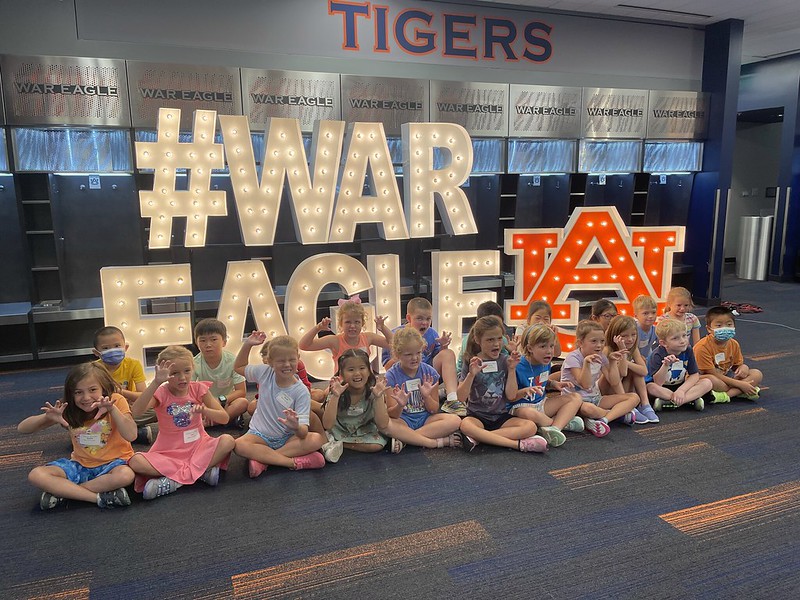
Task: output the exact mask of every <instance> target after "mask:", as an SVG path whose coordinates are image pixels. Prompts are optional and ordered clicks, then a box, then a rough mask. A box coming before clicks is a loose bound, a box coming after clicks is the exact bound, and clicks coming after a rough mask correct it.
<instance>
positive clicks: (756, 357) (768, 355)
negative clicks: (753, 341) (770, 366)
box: [747, 352, 796, 362]
mask: <svg viewBox="0 0 800 600" xmlns="http://www.w3.org/2000/svg"><path fill="white" fill-rule="evenodd" d="M795 354H796V352H765V353H763V354H751V355H750V356H748V357H747V361H748V362H750V361H753V362H760V361H762V360H774V359H776V358H785V357H786V356H793V355H795Z"/></svg>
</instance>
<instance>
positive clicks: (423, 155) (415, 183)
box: [402, 123, 478, 237]
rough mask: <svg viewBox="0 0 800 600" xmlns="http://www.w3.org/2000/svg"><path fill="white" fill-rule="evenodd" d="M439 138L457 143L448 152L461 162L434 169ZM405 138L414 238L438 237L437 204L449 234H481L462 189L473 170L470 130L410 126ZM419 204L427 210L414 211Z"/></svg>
mask: <svg viewBox="0 0 800 600" xmlns="http://www.w3.org/2000/svg"><path fill="white" fill-rule="evenodd" d="M439 135H445V136H446V137H449V138H450V139H452V140H453V144H450V147H448V148H447V150H446V152H448V153H449V155H450V156H451V157H455V158H456V159H457V160H451V161H450V163H449V164H446V165H444V166H442V168H440V169H433V168H432V166H433V152H434V148H437V147H442V145H441V143H439V142H437V138H438V137H439ZM402 136H403V173H405V176H404V177H403V185H404V188H405V195H404V202H405V207H406V211H407V213H408V215H412V213H413V217H412V216H409V219H410V220H409V227H410V228H411V232H412V237H432V236H433V235H434V210H433V206H434V202H435V203H436V204H437V206H438V208H439V213H440V214H441V216H442V225H443V226H444V228H445V230H446V231H447V233H448V234H450V235H461V234H473V233H478V228H477V226H476V225H475V219H474V217H473V215H472V209H471V207H470V205H469V201H468V200H467V196H466V194H465V193H464V190H462V189H461V188H460V187H459V186H460V185H461V184H462V183H464V182H465V181H466V180H467V179H468V178H469V174H470V171H471V170H472V142H471V140H470V137H469V134H468V133H467V131H466V129H464V128H463V127H461V126H460V125H456V124H453V123H406V124H404V125H403V126H402ZM462 159H463V160H462ZM415 205H422V206H423V209H422V210H416V211H412V207H414V206H415ZM452 208H458V209H459V211H458V212H453V211H452ZM456 215H458V216H456Z"/></svg>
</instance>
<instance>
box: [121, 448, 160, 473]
mask: <svg viewBox="0 0 800 600" xmlns="http://www.w3.org/2000/svg"><path fill="white" fill-rule="evenodd" d="M128 466H129V467H130V468H131V469H133V472H134V473H136V474H137V475H144V476H145V477H161V472H160V471H159V470H157V469H156V468H155V467H154V466H153V465H151V464H150V461H149V460H147V459H146V458H145V457H144V456H142V455H141V454H139V453H138V452H137V453H136V454H134V455H133V456H132V457H131V459H130V460H129V461H128Z"/></svg>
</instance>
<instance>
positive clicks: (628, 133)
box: [581, 88, 648, 139]
mask: <svg viewBox="0 0 800 600" xmlns="http://www.w3.org/2000/svg"><path fill="white" fill-rule="evenodd" d="M647 95H648V92H647V90H620V89H612V88H583V108H582V111H581V112H582V120H581V130H582V132H583V135H582V136H581V137H586V138H633V139H642V138H644V136H645V132H646V130H647Z"/></svg>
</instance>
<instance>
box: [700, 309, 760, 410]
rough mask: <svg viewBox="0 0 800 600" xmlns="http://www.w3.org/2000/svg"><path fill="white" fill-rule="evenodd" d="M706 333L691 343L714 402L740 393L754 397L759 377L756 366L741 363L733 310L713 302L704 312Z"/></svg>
mask: <svg viewBox="0 0 800 600" xmlns="http://www.w3.org/2000/svg"><path fill="white" fill-rule="evenodd" d="M706 329H707V330H708V335H707V336H706V337H704V338H703V339H701V340H700V341H699V342H697V344H695V346H694V355H695V358H696V360H697V367H698V368H699V369H700V377H701V378H703V379H709V380H711V384H712V385H713V386H714V387H713V390H714V391H713V395H714V402H715V403H718V402H730V399H731V398H735V397H737V396H738V397H742V398H747V399H748V400H758V397H759V392H760V388H759V387H758V385H759V384H760V383H761V379H762V377H763V375H762V373H761V371H759V370H758V369H751V368H749V367H748V366H747V365H746V364H744V357H743V356H742V349H741V347H740V346H739V342H737V341H736V340H735V339H733V338H734V337H735V335H736V321H735V319H734V318H733V312H732V311H731V310H730V309H728V308H725V307H724V306H714V307H712V308H709V309H708V312H706Z"/></svg>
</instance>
